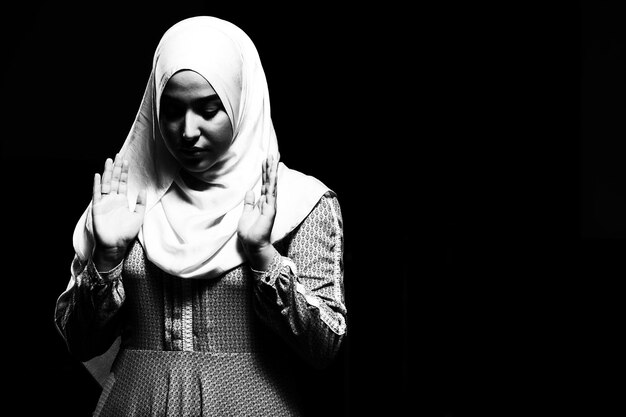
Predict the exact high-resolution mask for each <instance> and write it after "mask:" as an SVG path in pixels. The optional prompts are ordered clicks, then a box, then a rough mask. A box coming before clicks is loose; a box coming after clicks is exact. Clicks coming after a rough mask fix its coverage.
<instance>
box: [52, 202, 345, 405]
mask: <svg viewBox="0 0 626 417" xmlns="http://www.w3.org/2000/svg"><path fill="white" fill-rule="evenodd" d="M342 227H343V225H342V219H341V212H340V209H339V205H338V203H337V200H336V198H335V197H334V196H333V195H331V194H327V195H326V196H324V197H322V198H321V200H320V201H319V203H318V204H317V206H316V207H315V208H314V209H313V211H312V212H311V213H310V214H309V216H308V217H307V218H306V219H305V220H304V221H303V222H302V223H301V225H300V226H299V227H298V228H297V229H296V230H294V231H293V232H292V233H291V234H290V235H288V236H287V238H285V239H283V240H282V241H281V242H278V243H277V244H275V246H276V248H277V249H278V252H279V253H280V254H279V255H277V256H276V257H275V259H274V260H273V262H272V264H271V266H270V268H269V269H268V271H252V270H251V269H250V268H249V267H248V266H247V265H242V266H240V267H237V268H235V269H233V270H231V271H229V272H227V273H225V274H224V275H223V276H222V277H220V278H218V279H211V280H202V279H181V278H177V277H173V276H170V275H167V274H165V273H163V272H162V271H161V270H159V269H158V268H157V267H156V266H155V265H154V264H152V263H151V262H150V261H149V260H147V259H146V257H145V253H144V251H143V248H142V246H141V244H139V242H135V243H134V245H133V246H132V247H131V249H130V250H129V252H128V255H127V257H126V259H125V261H124V265H123V270H122V272H121V276H120V277H117V276H113V275H112V276H108V277H100V276H99V275H98V273H97V271H95V268H85V270H84V271H83V273H82V274H81V276H80V277H79V279H78V282H77V285H76V287H75V288H74V290H73V295H72V297H73V298H74V302H73V303H67V304H66V305H64V308H65V309H66V310H65V311H64V312H62V314H59V316H58V317H59V320H60V321H63V323H60V326H59V328H61V329H71V328H78V329H82V330H81V332H83V333H82V334H81V332H78V331H75V332H71V334H70V333H67V334H65V336H66V338H67V340H68V346H69V347H70V349H71V348H72V346H75V345H80V344H81V343H82V342H81V336H82V337H83V338H84V335H85V334H86V333H84V332H86V328H85V327H84V323H83V327H80V326H78V324H80V323H81V320H82V319H84V317H92V316H93V314H92V316H87V315H84V314H83V315H79V314H75V313H76V312H77V311H78V309H79V308H80V309H87V310H89V306H92V307H96V306H97V305H113V306H115V308H109V309H108V310H107V311H106V314H104V315H99V316H97V318H96V319H94V320H96V321H98V320H99V321H100V325H99V326H94V327H93V329H107V330H106V332H103V334H106V335H108V336H107V337H106V338H105V337H100V336H98V337H95V338H93V340H94V342H93V343H91V345H90V349H92V350H91V351H92V353H93V352H96V351H102V349H103V348H106V347H107V346H108V345H103V344H104V343H109V344H110V340H111V337H112V336H111V335H116V334H120V333H121V335H122V344H121V350H120V354H119V355H118V357H117V358H116V360H115V363H114V365H113V369H112V373H111V374H110V375H109V377H108V379H107V381H106V382H105V385H104V387H103V392H102V395H101V397H100V400H99V402H98V405H97V409H96V412H95V414H94V416H96V417H101V416H120V417H124V416H145V415H159V416H169V417H174V416H198V415H211V416H277V417H278V416H299V415H304V412H303V410H301V409H299V406H298V404H299V396H300V394H301V393H299V392H298V391H297V389H298V383H297V378H298V377H301V374H306V372H307V371H306V367H308V366H310V365H313V366H314V367H323V366H325V365H326V364H327V363H328V362H329V361H330V360H332V359H333V357H334V356H335V355H336V353H337V350H338V348H339V346H340V344H341V341H342V338H343V336H344V335H345V333H346V319H345V316H346V308H345V305H344V299H343V264H342V249H343V235H342ZM106 278H114V279H109V280H107V279H106ZM94 282H96V283H98V284H97V285H94V284H93V283H94ZM94 291H95V293H94ZM94 294H97V297H98V299H99V300H100V301H99V304H93V299H94ZM120 294H122V295H123V297H121V298H120ZM107 303H109V304H107ZM122 313H123V314H122ZM122 319H123V320H122ZM92 321H93V320H92ZM93 329H92V330H93ZM98 344H100V345H98ZM87 351H88V349H85V352H87ZM85 355H87V353H85ZM85 355H84V356H85ZM87 356H88V355H87ZM305 362H308V365H307V364H306V363H305Z"/></svg>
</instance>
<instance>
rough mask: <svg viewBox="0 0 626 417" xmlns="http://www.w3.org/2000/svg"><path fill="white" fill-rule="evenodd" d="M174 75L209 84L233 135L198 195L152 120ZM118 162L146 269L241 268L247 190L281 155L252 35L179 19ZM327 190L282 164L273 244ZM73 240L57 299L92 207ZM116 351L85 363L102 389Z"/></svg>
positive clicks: (82, 251) (212, 21) (191, 274)
mask: <svg viewBox="0 0 626 417" xmlns="http://www.w3.org/2000/svg"><path fill="white" fill-rule="evenodd" d="M181 70H193V71H195V72H197V73H199V74H200V75H202V76H203V77H204V78H205V79H206V80H207V81H208V82H209V83H210V84H211V86H212V87H213V89H214V90H215V92H216V93H217V94H218V96H219V97H220V99H221V101H222V103H223V105H224V108H225V110H226V113H227V114H228V117H229V118H230V121H231V124H232V128H233V140H232V143H231V145H230V148H229V150H228V151H227V152H226V154H225V155H224V156H223V158H222V160H220V163H218V164H216V165H215V166H216V168H211V169H209V170H208V171H206V172H204V173H203V174H202V180H203V181H205V182H206V183H208V184H210V187H208V189H207V190H205V191H196V190H193V189H191V188H189V187H187V186H186V184H185V183H184V182H183V181H182V180H181V179H180V176H179V166H178V163H177V162H176V161H175V160H174V158H173V157H172V156H171V154H170V153H169V151H168V150H167V149H166V148H165V146H164V143H163V139H162V137H161V133H160V128H159V123H158V120H157V115H158V114H159V101H160V97H161V93H162V92H163V89H164V87H165V85H166V83H167V81H168V80H169V79H170V77H171V76H172V75H173V74H175V73H176V72H177V71H181ZM120 155H121V156H122V157H123V158H124V159H127V160H128V161H129V162H130V172H129V187H128V200H129V205H130V209H131V210H133V209H134V206H135V202H136V199H137V195H138V193H139V190H140V189H146V190H147V208H146V215H145V218H144V223H143V225H142V227H141V230H140V232H139V236H138V238H139V240H140V242H141V244H142V246H143V248H144V251H145V253H146V256H147V258H148V259H149V260H150V261H151V262H153V263H154V264H156V265H157V266H158V267H159V268H161V269H162V270H164V271H165V272H167V273H169V274H171V275H174V276H177V277H181V278H216V277H218V276H220V275H221V274H223V273H224V272H226V271H228V270H230V269H232V268H235V267H237V266H239V265H241V264H242V263H244V262H245V258H244V256H243V253H242V251H241V248H240V246H239V245H238V241H237V224H238V222H239V218H240V216H241V213H242V212H243V199H244V195H245V193H246V191H247V190H249V189H253V190H254V192H255V197H257V198H258V197H259V195H260V190H261V172H262V171H261V165H262V162H263V160H264V159H265V158H267V157H268V156H270V155H272V156H273V157H274V158H275V159H278V157H279V152H278V144H277V141H276V134H275V132H274V127H273V124H272V119H271V115H270V102H269V91H268V87H267V81H266V78H265V73H264V71H263V67H262V66H261V61H260V58H259V55H258V52H257V50H256V48H255V46H254V44H253V43H252V41H251V40H250V38H249V37H248V36H247V35H246V34H245V33H244V32H243V31H242V30H241V29H239V28H238V27H236V26H235V25H233V24H231V23H229V22H227V21H225V20H221V19H218V18H215V17H209V16H198V17H192V18H188V19H185V20H182V21H180V22H178V23H177V24H175V25H174V26H172V27H171V28H170V29H169V30H168V31H167V32H165V34H164V35H163V37H162V38H161V41H160V42H159V44H158V46H157V48H156V51H155V54H154V58H153V63H152V71H151V73H150V78H149V81H148V85H147V87H146V90H145V92H144V96H143V99H142V102H141V105H140V107H139V110H138V112H137V115H136V118H135V121H134V123H133V125H132V127H131V129H130V132H129V134H128V136H127V138H126V140H125V142H124V144H123V146H122V148H121V150H120ZM327 191H330V190H329V189H328V188H327V187H326V186H325V185H324V184H322V183H321V182H320V181H319V180H317V179H315V178H313V177H311V176H308V175H304V174H302V173H299V172H297V171H294V170H291V169H289V168H287V167H286V166H285V165H284V164H283V163H280V164H279V169H278V187H277V211H276V213H277V214H276V219H275V222H274V227H273V229H272V234H271V240H272V242H275V241H277V240H279V239H281V238H282V237H284V236H285V235H287V234H288V233H289V232H291V231H292V230H293V229H294V228H295V227H297V226H298V225H299V224H300V223H301V222H302V220H304V218H305V217H306V216H307V215H308V214H309V213H310V211H311V210H312V209H313V207H314V206H315V204H317V202H318V201H319V199H320V198H321V196H322V195H323V194H324V193H326V192H327ZM73 243H74V249H75V252H76V255H77V259H76V260H75V262H73V263H72V271H71V272H72V275H71V279H70V282H69V284H68V287H67V290H66V292H65V293H64V294H62V295H61V296H60V298H61V297H64V295H65V294H67V292H68V291H69V290H70V289H71V287H73V285H74V284H75V282H76V276H77V275H78V274H79V273H80V272H81V271H82V269H83V268H84V265H85V264H86V262H87V261H88V260H89V259H90V257H91V256H92V253H93V249H94V237H93V229H92V222H91V204H89V206H88V207H87V208H86V210H85V212H84V213H83V215H82V216H81V218H80V220H79V221H78V223H77V225H76V228H75V230H74V236H73ZM118 344H119V339H118V340H117V341H116V343H115V344H114V346H113V347H112V348H111V349H110V350H109V351H108V352H107V353H105V354H104V355H102V356H100V357H97V358H94V359H92V360H91V361H88V362H85V363H84V364H85V366H86V367H87V369H88V370H89V371H90V372H91V373H92V375H94V377H95V378H96V380H98V381H99V382H100V383H103V378H104V377H105V376H106V375H107V374H108V371H109V369H110V365H111V361H112V359H113V358H114V357H115V355H116V352H117V347H118Z"/></svg>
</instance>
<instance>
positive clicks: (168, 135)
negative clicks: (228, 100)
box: [159, 70, 233, 173]
mask: <svg viewBox="0 0 626 417" xmlns="http://www.w3.org/2000/svg"><path fill="white" fill-rule="evenodd" d="M159 125H160V127H161V132H162V134H163V139H164V140H165V145H166V146H167V149H169V151H170V152H171V153H172V155H173V156H174V158H175V159H176V160H177V161H178V162H179V163H180V165H181V166H182V167H183V169H185V170H186V171H188V172H190V173H194V172H197V173H200V172H204V171H206V170H207V169H209V168H211V167H212V166H213V165H214V164H215V163H216V162H217V161H218V160H219V158H220V157H221V156H222V155H224V153H225V152H226V151H227V150H228V148H229V146H230V143H231V141H232V138H233V129H232V126H231V123H230V119H229V118H228V114H227V113H226V111H225V110H224V106H223V105H222V101H221V100H220V99H219V97H218V96H217V94H216V93H215V90H214V89H213V87H211V84H209V83H208V81H207V80H206V79H204V77H202V76H201V75H200V74H198V73H197V72H194V71H190V70H184V71H180V72H177V73H176V74H174V75H173V76H172V77H171V78H170V79H169V80H168V82H167V84H166V85H165V89H164V90H163V94H162V95H161V108H160V117H159Z"/></svg>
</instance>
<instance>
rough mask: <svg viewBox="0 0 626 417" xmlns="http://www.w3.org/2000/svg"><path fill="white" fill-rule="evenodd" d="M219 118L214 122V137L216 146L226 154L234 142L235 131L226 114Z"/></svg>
mask: <svg viewBox="0 0 626 417" xmlns="http://www.w3.org/2000/svg"><path fill="white" fill-rule="evenodd" d="M217 118H218V119H217V120H214V126H213V135H212V137H213V140H214V144H215V146H216V147H217V148H219V149H220V150H222V151H223V152H224V151H226V149H228V148H229V147H230V144H231V142H232V140H233V129H232V127H231V125H230V120H229V119H228V116H227V115H226V113H220V114H219V115H218V116H217Z"/></svg>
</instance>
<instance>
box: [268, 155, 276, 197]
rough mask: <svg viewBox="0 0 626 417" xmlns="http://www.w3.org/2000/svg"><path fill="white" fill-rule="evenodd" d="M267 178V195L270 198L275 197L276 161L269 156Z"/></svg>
mask: <svg viewBox="0 0 626 417" xmlns="http://www.w3.org/2000/svg"><path fill="white" fill-rule="evenodd" d="M269 168H270V169H269V171H270V173H269V178H268V192H267V194H268V196H270V197H272V198H276V185H277V182H278V181H277V179H278V162H276V161H274V157H270V167H269Z"/></svg>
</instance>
